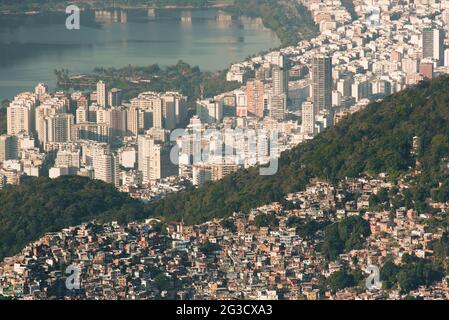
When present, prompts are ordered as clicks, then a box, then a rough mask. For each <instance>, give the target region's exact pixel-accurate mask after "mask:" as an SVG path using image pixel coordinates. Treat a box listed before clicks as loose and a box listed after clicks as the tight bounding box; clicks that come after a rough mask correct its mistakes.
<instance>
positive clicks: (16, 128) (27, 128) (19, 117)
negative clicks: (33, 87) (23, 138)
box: [6, 94, 37, 135]
mask: <svg viewBox="0 0 449 320" xmlns="http://www.w3.org/2000/svg"><path fill="white" fill-rule="evenodd" d="M36 101H37V96H36V95H34V94H21V95H19V96H17V97H16V98H15V99H14V100H13V101H12V102H11V103H10V104H9V107H8V108H7V115H6V117H7V133H8V134H9V135H17V134H19V133H20V132H26V133H33V132H34V130H35V120H34V117H35V107H36Z"/></svg>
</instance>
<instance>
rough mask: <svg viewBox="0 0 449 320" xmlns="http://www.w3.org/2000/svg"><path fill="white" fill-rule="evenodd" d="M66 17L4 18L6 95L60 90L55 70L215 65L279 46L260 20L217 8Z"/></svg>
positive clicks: (0, 67)
mask: <svg viewBox="0 0 449 320" xmlns="http://www.w3.org/2000/svg"><path fill="white" fill-rule="evenodd" d="M66 17H67V15H65V14H64V13H45V14H37V15H28V16H27V15H20V16H0V101H1V100H3V99H11V98H12V97H13V96H14V95H15V94H17V93H18V92H21V91H29V90H32V89H33V88H34V86H35V85H36V84H37V83H38V82H45V83H47V84H48V85H49V86H50V88H52V89H54V87H55V76H54V70H55V69H62V68H64V69H68V70H69V71H70V72H71V73H74V74H81V73H88V72H90V71H92V70H93V69H94V68H95V67H106V68H107V67H117V68H119V67H123V66H127V65H129V64H132V65H150V64H154V63H157V64H159V65H161V66H167V65H172V64H175V63H176V62H177V61H179V60H183V61H185V62H187V63H189V64H191V65H198V66H199V67H200V68H201V70H209V71H214V70H220V69H224V68H226V67H228V66H229V65H230V64H231V63H233V62H238V61H242V60H243V59H245V58H246V57H248V56H250V55H252V54H255V53H258V52H260V51H264V50H268V49H270V48H274V47H277V46H279V44H280V42H279V40H278V38H277V37H276V35H275V34H274V33H273V32H272V31H270V30H268V29H266V28H264V27H263V25H262V24H261V21H260V20H254V19H249V18H245V17H239V18H235V17H234V18H233V19H230V17H229V16H227V15H225V14H223V13H221V12H219V11H217V10H215V9H210V10H209V9H208V10H188V11H185V10H173V9H170V10H158V11H156V12H155V14H154V15H153V13H152V12H147V11H144V10H134V11H116V12H114V11H97V12H92V11H89V12H82V13H81V28H80V30H72V31H70V30H67V29H66V27H65V19H66Z"/></svg>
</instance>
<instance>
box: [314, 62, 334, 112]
mask: <svg viewBox="0 0 449 320" xmlns="http://www.w3.org/2000/svg"><path fill="white" fill-rule="evenodd" d="M312 99H313V105H314V107H315V109H316V111H321V110H325V109H330V108H331V107H332V61H331V58H330V57H328V56H325V55H323V54H318V55H316V56H315V57H313V61H312Z"/></svg>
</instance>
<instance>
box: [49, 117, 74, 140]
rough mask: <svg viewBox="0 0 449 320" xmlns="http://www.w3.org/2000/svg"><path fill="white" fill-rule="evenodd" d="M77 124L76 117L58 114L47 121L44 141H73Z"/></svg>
mask: <svg viewBox="0 0 449 320" xmlns="http://www.w3.org/2000/svg"><path fill="white" fill-rule="evenodd" d="M74 124H75V117H74V116H73V115H72V114H68V113H57V114H54V115H51V116H49V117H47V118H46V119H45V124H44V132H45V133H44V135H45V137H44V141H41V143H42V144H45V143H47V142H68V141H71V140H72V128H73V125H74Z"/></svg>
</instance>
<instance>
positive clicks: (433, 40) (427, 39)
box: [422, 27, 444, 66]
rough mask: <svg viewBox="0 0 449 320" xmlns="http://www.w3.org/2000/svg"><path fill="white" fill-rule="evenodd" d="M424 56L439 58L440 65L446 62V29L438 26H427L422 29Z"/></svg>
mask: <svg viewBox="0 0 449 320" xmlns="http://www.w3.org/2000/svg"><path fill="white" fill-rule="evenodd" d="M422 51H423V58H431V59H435V60H437V64H438V65H439V66H441V65H443V64H444V31H443V30H442V29H440V28H438V27H436V28H433V27H425V28H424V29H423V30H422Z"/></svg>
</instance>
